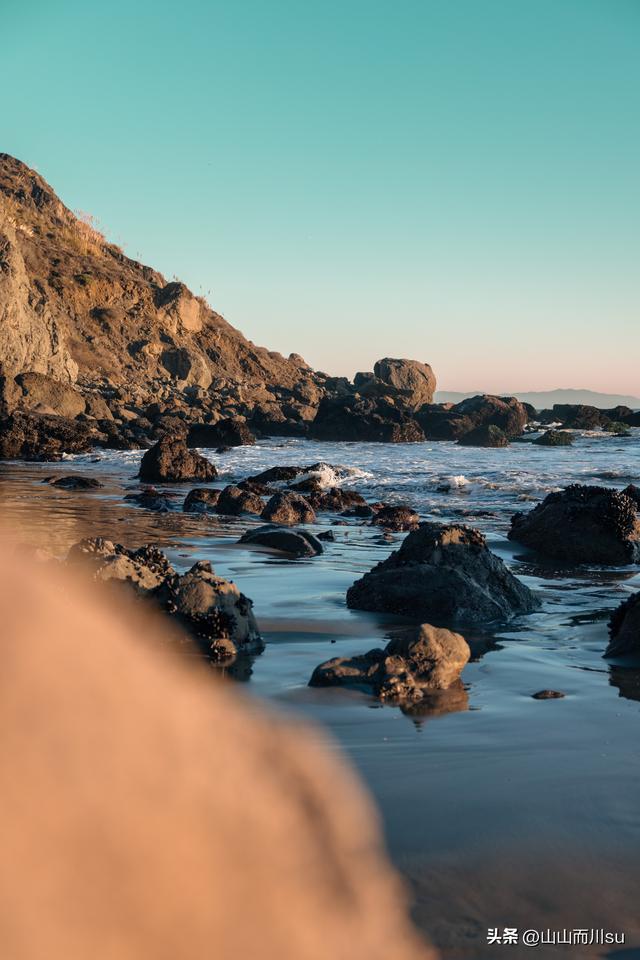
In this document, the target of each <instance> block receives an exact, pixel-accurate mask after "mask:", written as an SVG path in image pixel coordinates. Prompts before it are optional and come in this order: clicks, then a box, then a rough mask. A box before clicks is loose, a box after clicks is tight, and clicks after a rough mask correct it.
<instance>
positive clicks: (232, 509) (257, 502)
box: [216, 485, 264, 517]
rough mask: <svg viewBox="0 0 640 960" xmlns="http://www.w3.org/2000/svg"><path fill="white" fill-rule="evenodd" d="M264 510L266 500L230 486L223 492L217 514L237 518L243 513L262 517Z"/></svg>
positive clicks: (217, 504)
mask: <svg viewBox="0 0 640 960" xmlns="http://www.w3.org/2000/svg"><path fill="white" fill-rule="evenodd" d="M263 510H264V500H262V499H261V497H259V496H258V494H257V493H253V492H252V491H251V490H243V489H242V487H236V486H232V485H231V486H228V487H225V488H224V490H222V491H221V493H220V496H219V497H218V501H217V503H216V513H225V514H227V515H228V516H234V517H237V516H239V515H240V514H241V513H255V514H256V515H257V516H260V514H261V513H262V511H263Z"/></svg>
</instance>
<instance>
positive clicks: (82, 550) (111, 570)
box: [67, 537, 264, 661]
mask: <svg viewBox="0 0 640 960" xmlns="http://www.w3.org/2000/svg"><path fill="white" fill-rule="evenodd" d="M67 564H68V565H69V566H76V567H78V568H79V569H81V568H82V566H84V567H85V568H86V569H87V570H88V571H89V572H90V573H91V576H92V578H93V579H94V580H97V581H110V582H113V583H121V584H126V585H127V586H128V587H129V588H132V589H133V590H134V592H135V593H136V594H137V595H138V596H140V597H142V598H145V599H148V600H151V601H153V602H154V603H155V604H156V605H158V606H159V607H160V608H161V609H162V610H163V611H164V612H165V613H166V614H168V615H170V616H171V617H172V618H173V619H174V620H175V622H177V623H178V624H179V625H180V626H181V627H182V628H183V629H184V630H186V631H187V633H188V634H189V635H190V636H191V637H192V638H193V639H194V640H195V641H196V642H197V643H198V645H199V646H200V647H201V648H202V650H203V651H204V652H205V653H206V654H207V655H208V656H209V657H211V658H212V659H214V660H224V661H229V660H233V659H234V658H235V657H236V656H237V655H238V654H240V653H242V654H244V653H258V652H260V651H261V650H262V649H263V647H264V644H263V641H262V639H261V637H260V633H259V630H258V626H257V623H256V620H255V617H254V614H253V609H252V606H253V605H252V603H251V600H249V599H248V598H247V597H245V596H244V595H243V594H242V593H240V591H239V590H238V588H237V587H236V586H235V584H233V583H231V582H230V581H228V580H225V579H224V578H222V577H218V576H216V574H215V572H214V571H213V569H212V567H211V564H210V563H208V562H207V561H199V562H198V563H195V564H194V565H193V567H192V568H191V569H190V570H189V571H188V572H187V573H185V574H183V575H182V576H181V575H179V574H178V573H176V571H175V570H174V568H173V567H172V566H171V564H170V563H169V561H168V560H167V558H166V556H165V555H164V553H163V552H162V551H161V550H158V549H157V548H156V547H152V546H144V547H140V548H139V549H137V550H131V549H128V548H126V547H123V546H122V545H121V544H118V543H114V542H113V541H111V540H106V539H104V538H102V537H95V538H91V539H87V540H81V541H80V542H79V543H77V544H74V546H73V547H72V548H71V549H70V551H69V554H68V557H67Z"/></svg>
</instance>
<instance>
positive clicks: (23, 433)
mask: <svg viewBox="0 0 640 960" xmlns="http://www.w3.org/2000/svg"><path fill="white" fill-rule="evenodd" d="M101 439H102V438H101V436H100V434H98V433H96V431H95V430H94V428H93V427H92V426H90V425H89V424H88V423H83V422H81V421H79V420H69V419H68V418H66V417H58V416H53V415H49V414H35V413H14V414H11V416H8V417H5V418H4V419H2V420H0V460H37V461H39V460H60V459H61V458H62V455H63V454H64V453H86V452H87V451H88V450H90V449H91V447H93V446H95V445H96V444H97V443H99V442H100V440H101Z"/></svg>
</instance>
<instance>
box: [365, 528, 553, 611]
mask: <svg viewBox="0 0 640 960" xmlns="http://www.w3.org/2000/svg"><path fill="white" fill-rule="evenodd" d="M347 606H349V607H352V608H354V609H357V610H377V611H382V612H388V613H397V614H401V615H403V616H405V617H410V618H411V619H412V620H414V621H428V622H429V623H434V624H436V625H438V626H443V627H444V626H452V625H456V624H471V625H474V624H486V623H491V622H496V621H505V620H508V619H509V618H510V617H513V616H517V615H519V614H524V613H530V612H531V611H532V610H535V609H536V608H537V607H538V606H539V603H538V600H537V598H536V597H535V595H534V594H533V593H532V592H531V590H529V588H528V587H526V586H525V585H524V584H523V583H521V582H520V581H519V580H517V579H516V578H515V577H514V576H513V574H512V573H511V572H510V571H509V569H508V568H507V567H506V565H505V564H504V563H503V561H502V560H501V559H500V558H499V557H497V556H495V554H493V553H492V552H491V551H490V550H489V548H488V547H487V543H486V540H485V538H484V537H483V535H482V534H481V533H480V531H478V530H474V529H472V528H470V527H466V526H463V525H459V524H452V525H450V526H447V525H445V524H439V523H422V524H420V526H419V527H418V529H417V530H414V531H413V532H412V533H410V534H409V535H408V536H407V537H406V538H405V539H404V541H403V542H402V545H401V546H400V549H399V550H395V551H394V552H393V553H392V554H391V555H390V556H389V557H388V558H387V559H386V560H383V561H382V562H381V563H378V564H377V565H376V566H375V567H374V568H373V569H372V570H370V571H369V573H366V574H365V575H364V576H363V577H362V578H361V579H360V580H357V581H356V582H355V583H354V584H353V586H351V587H350V588H349V590H348V591H347Z"/></svg>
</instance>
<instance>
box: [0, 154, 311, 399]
mask: <svg viewBox="0 0 640 960" xmlns="http://www.w3.org/2000/svg"><path fill="white" fill-rule="evenodd" d="M0 362H1V364H2V370H1V371H0V372H2V373H3V374H4V375H5V377H11V378H13V377H15V376H16V375H17V374H20V373H23V372H25V371H30V372H36V373H42V374H47V375H49V376H51V377H54V378H55V379H56V380H59V381H62V382H66V383H70V384H75V385H76V386H77V387H78V388H79V389H80V391H81V392H85V391H89V392H93V391H98V392H101V393H104V392H105V390H108V388H110V387H113V388H117V389H118V390H119V391H120V393H121V394H122V395H124V396H126V397H127V398H128V399H132V400H135V401H137V402H142V403H144V402H145V401H146V402H152V401H157V400H158V399H159V398H162V397H164V396H166V395H167V393H168V392H170V393H176V392H181V391H184V390H185V389H187V388H195V392H196V393H198V392H199V391H203V392H208V391H209V390H210V388H213V390H214V391H215V392H216V393H217V394H218V395H221V394H224V392H225V390H226V391H227V392H228V393H229V392H230V393H231V394H237V393H238V391H242V392H243V393H244V395H245V396H244V400H245V401H247V400H250V399H253V400H254V402H256V403H263V404H266V405H267V406H268V405H269V403H271V402H273V401H274V400H276V399H278V398H277V397H276V395H275V393H274V390H275V389H276V388H278V390H281V389H282V390H284V391H285V392H291V394H292V399H293V401H294V402H295V401H296V394H297V395H298V396H297V400H298V402H299V403H300V404H301V405H302V406H304V405H306V404H307V403H308V402H309V401H312V402H317V399H318V397H317V396H316V394H317V393H318V386H319V384H320V383H321V381H322V377H318V376H317V375H316V374H314V373H313V372H312V371H311V370H310V369H309V367H308V366H307V365H306V364H305V362H304V361H303V360H302V358H300V357H297V356H295V355H292V356H291V357H289V358H288V359H285V358H284V357H283V356H281V355H280V354H278V353H274V352H270V351H268V350H266V349H264V348H262V347H257V346H255V345H254V344H253V343H251V342H250V341H249V340H247V339H246V338H245V337H244V336H243V335H242V334H241V333H240V332H239V331H238V330H236V329H234V328H233V327H232V326H231V325H230V324H229V323H227V321H226V320H225V319H224V318H223V317H221V316H220V315H219V314H217V313H215V312H214V311H213V310H211V309H210V307H209V306H208V305H207V304H206V303H205V302H204V301H203V300H201V299H199V298H197V297H194V295H193V294H192V293H191V292H190V291H189V290H188V289H187V288H186V287H185V286H184V285H183V284H181V283H174V282H171V283H167V281H166V280H165V279H164V277H163V276H161V274H159V273H157V272H156V271H155V270H152V269H151V268H150V267H146V266H143V265H142V264H140V263H137V262H136V261H135V260H131V259H129V258H128V257H126V256H125V255H124V254H123V253H122V251H121V250H119V249H118V248H117V247H115V246H114V245H112V244H110V243H108V242H107V241H106V240H105V239H104V238H103V237H102V236H101V235H100V234H99V233H98V232H97V231H95V230H94V229H93V228H92V227H91V226H90V225H89V224H87V223H84V222H82V221H81V220H79V219H78V218H77V217H75V216H74V214H73V213H72V212H71V211H70V210H68V209H67V208H66V207H65V206H64V204H63V203H62V202H61V201H60V200H59V199H58V197H57V196H56V194H55V193H54V191H53V190H52V189H51V187H50V186H49V185H48V184H47V183H46V182H45V181H44V180H43V179H42V177H40V176H39V175H38V174H37V173H35V172H34V171H33V170H31V169H30V168H29V167H27V166H26V165H25V164H23V163H21V162H20V161H19V160H16V159H14V158H13V157H11V156H9V155H7V154H0ZM190 392H191V393H193V389H192V390H191V391H190Z"/></svg>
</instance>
